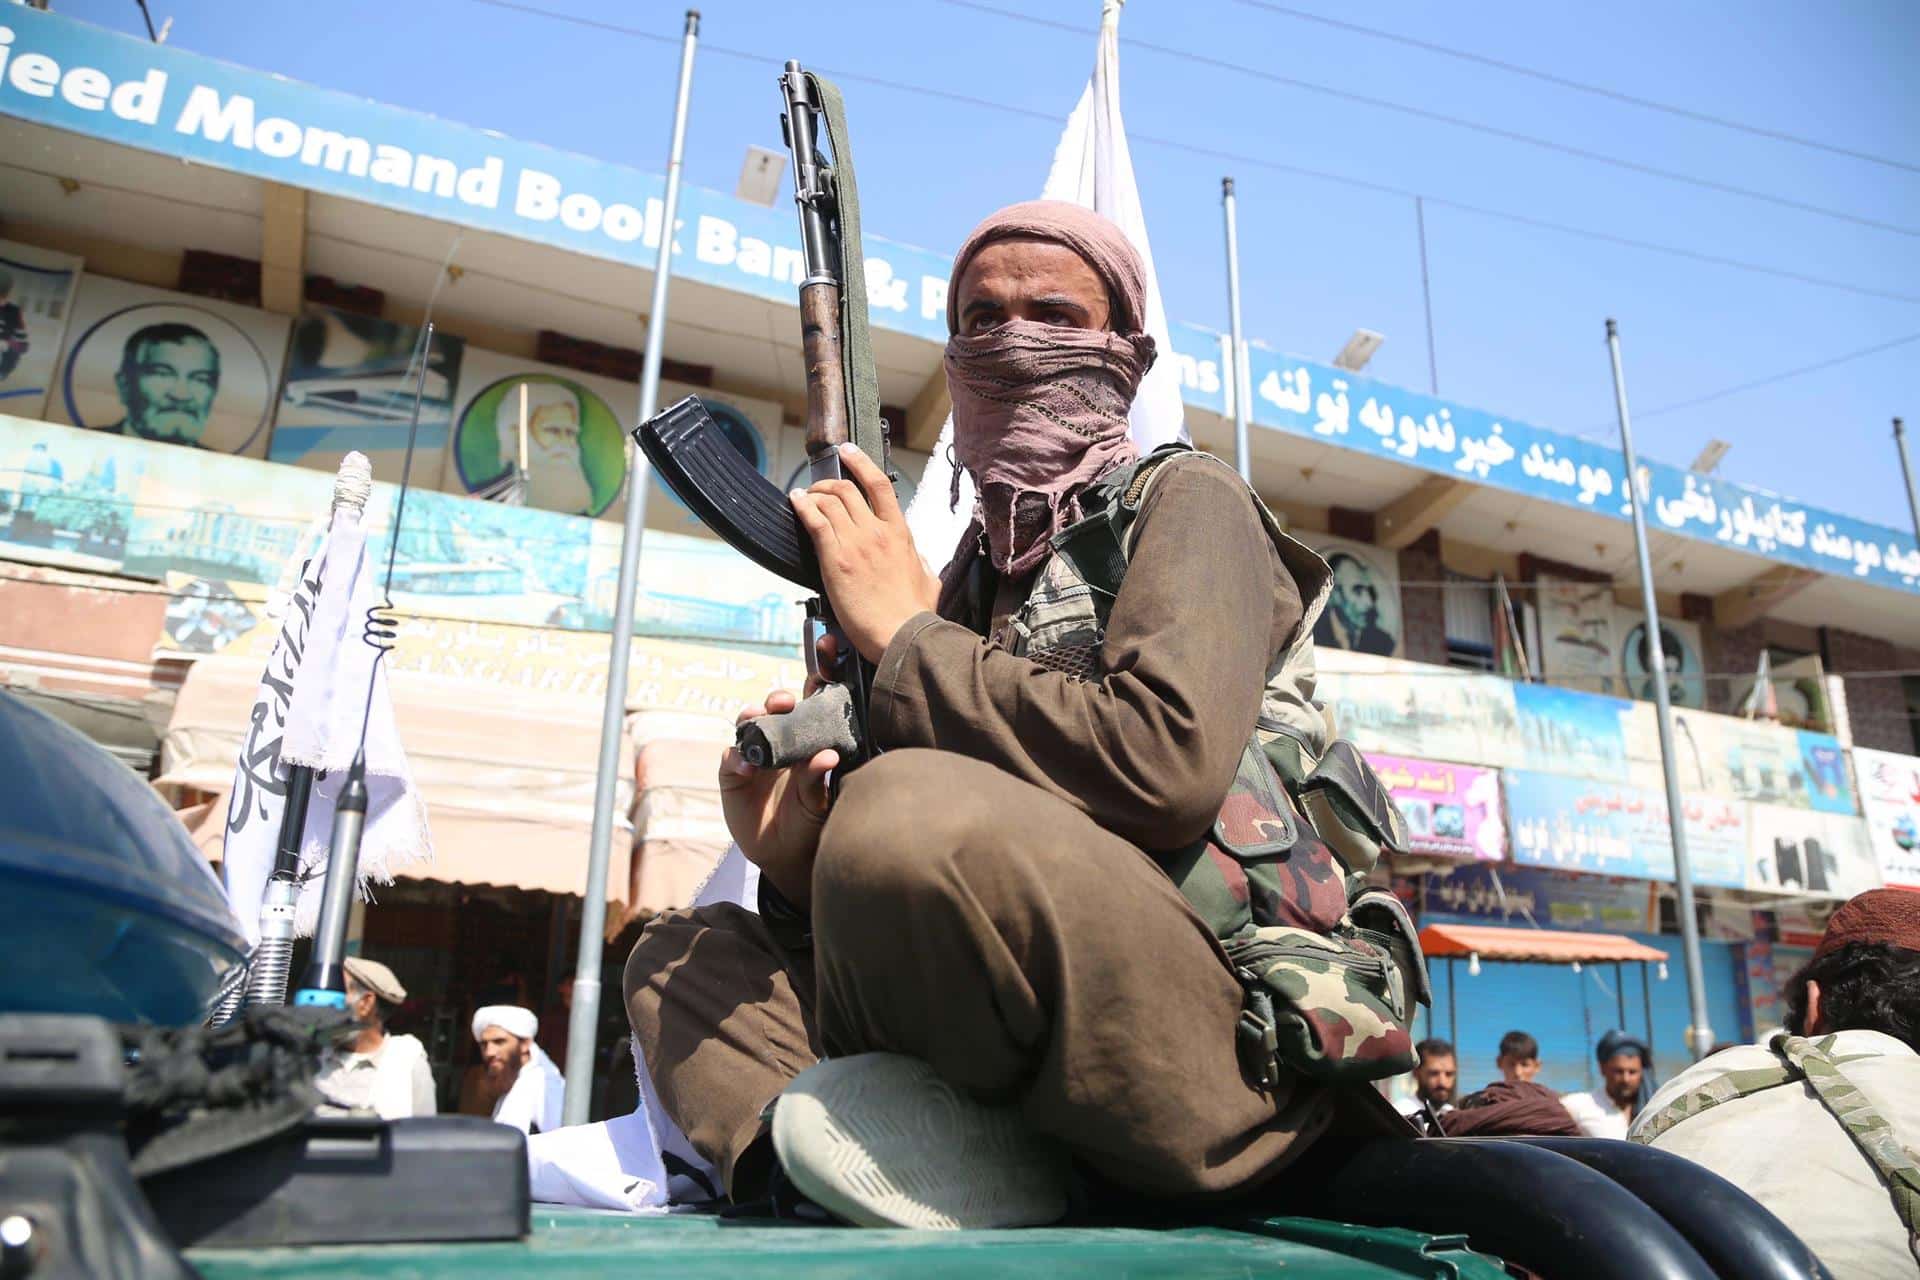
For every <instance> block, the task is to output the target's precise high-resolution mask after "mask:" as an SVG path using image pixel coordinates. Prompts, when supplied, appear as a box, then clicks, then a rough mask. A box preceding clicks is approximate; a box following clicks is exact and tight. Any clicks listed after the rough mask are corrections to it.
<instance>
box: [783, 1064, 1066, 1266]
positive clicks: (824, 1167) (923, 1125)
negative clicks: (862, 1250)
mask: <svg viewBox="0 0 1920 1280" xmlns="http://www.w3.org/2000/svg"><path fill="white" fill-rule="evenodd" d="M773 1149H774V1151H775V1153H776V1154H777V1155H778V1156H779V1157H780V1165H781V1167H782V1168H783V1169H785V1170H786V1174H787V1177H788V1178H789V1179H791V1180H792V1182H793V1185H794V1187H795V1188H796V1189H797V1190H798V1191H800V1193H801V1194H802V1195H805V1196H806V1197H807V1198H808V1199H810V1200H812V1201H813V1202H814V1203H815V1204H817V1205H819V1206H820V1207H821V1208H823V1209H826V1210H827V1211H828V1212H830V1213H832V1214H834V1215H835V1216H836V1217H839V1218H843V1219H845V1220H846V1221H848V1222H851V1223H853V1224H855V1225H856V1226H862V1227H911V1228H915V1229H918V1230H948V1231H953V1230H962V1229H975V1228H986V1227H1033V1226H1040V1225H1043V1224H1045V1223H1049V1222H1054V1221H1057V1220H1058V1219H1059V1218H1060V1217H1061V1216H1062V1215H1064V1214H1065V1213H1066V1211H1067V1191H1068V1162H1067V1158H1066V1153H1065V1152H1064V1151H1063V1150H1061V1149H1060V1148H1059V1147H1057V1146H1055V1145H1053V1144H1052V1143H1049V1142H1047V1141H1045V1140H1044V1139H1042V1138H1040V1137H1038V1136H1037V1135H1035V1134H1033V1133H1031V1132H1029V1131H1028V1129H1027V1127H1026V1126H1025V1125H1024V1124H1023V1123H1022V1122H1021V1120H1020V1116H1019V1113H1018V1112H1017V1111H1016V1110H1015V1109H1014V1108H1012V1107H989V1106H983V1105H982V1104H980V1103H978V1102H974V1101H973V1100H971V1099H969V1098H967V1097H964V1096H963V1095H961V1094H959V1093H958V1092H956V1091H955V1090H954V1089H953V1087H952V1086H951V1085H948V1084H947V1083H946V1082H945V1081H943V1080H941V1079H940V1078H939V1077H938V1076H936V1075H935V1074H934V1073H933V1068H932V1067H930V1066H928V1065H927V1064H926V1063H924V1062H922V1061H920V1060H919V1059H918V1058H909V1057H905V1056H903V1055H900V1054H895V1053H863V1054H858V1055H856V1056H854V1057H851V1058H834V1059H830V1060H828V1061H825V1062H821V1063H817V1064H815V1065H814V1066H811V1067H809V1068H807V1069H806V1070H805V1071H803V1072H801V1073H800V1074H799V1075H798V1076H796V1077H795V1078H794V1080H793V1083H791V1084H789V1085H788V1086H787V1087H786V1089H785V1091H783V1092H782V1093H781V1095H780V1099H779V1101H778V1103H776V1104H775V1106H774V1108H773Z"/></svg>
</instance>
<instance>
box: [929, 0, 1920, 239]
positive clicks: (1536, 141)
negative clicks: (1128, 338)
mask: <svg viewBox="0 0 1920 1280" xmlns="http://www.w3.org/2000/svg"><path fill="white" fill-rule="evenodd" d="M940 3H942V4H947V5H952V6H954V7H956V8H960V9H972V10H974V11H976V12H979V13H988V14H993V15H995V16H996V17H1001V18H1006V19H1008V20H1009V21H1012V22H1022V23H1026V24H1027V25H1028V26H1035V27H1045V28H1048V29H1051V30H1054V31H1065V32H1070V33H1072V34H1074V35H1078V36H1091V35H1094V34H1096V33H1095V32H1093V31H1091V30H1089V29H1087V28H1085V27H1078V26H1075V25H1073V24H1072V23H1070V22H1057V21H1055V20H1053V19H1051V18H1037V17H1034V16H1032V15H1031V14H1025V13H1017V12H1015V11H1014V10H1011V9H1000V8H996V7H995V6H993V5H989V4H982V3H980V0H940ZM1126 43H1127V44H1128V45H1129V46H1130V47H1132V48H1136V49H1145V50H1148V51H1149V52H1152V53H1159V54H1164V55H1166V56H1168V57H1172V58H1178V59H1181V60H1182V61H1185V62H1192V63H1196V64H1198V65H1200V66H1204V67H1212V68H1214V69H1216V70H1220V71H1231V72H1234V73H1235V74H1238V75H1243V76H1250V77H1252V78H1253V79H1255V80H1265V81H1268V82H1269V83H1272V84H1282V85H1286V86H1288V87H1289V88H1294V89H1304V90H1306V91H1307V92H1309V93H1318V94H1323V95H1325V96H1327V97H1330V98H1339V99H1341V100H1342V101H1345V102H1357V103H1360V104H1361V105H1363V106H1369V107H1376V108H1379V109H1380V110H1383V111H1397V112H1400V113H1401V114H1402V115H1409V116H1413V117H1415V118H1416V119H1420V120H1430V121H1434V122H1436V123H1439V124H1446V125H1452V126H1453V127H1455V128H1459V129H1468V130H1471V131H1473V132H1475V133H1484V134H1486V135H1488V136H1489V137H1495V138H1501V139H1504V140H1506V141H1508V142H1519V143H1523V144H1525V145H1527V146H1530V147H1539V148H1541V149H1542V150H1546V151H1555V152H1558V153H1560V154H1562V155H1568V156H1573V157H1575V158H1576V159H1580V160H1589V161H1592V162H1593V163H1595V164H1604V165H1611V166H1613V167H1614V168H1616V169H1624V170H1627V171H1628V172H1631V173H1640V174H1645V175H1647V176H1649V177H1654V178H1661V179H1664V180H1665V181H1668V182H1678V183H1682V184H1684V185H1686V186H1691V187H1699V188H1701V189H1702V190H1706V191H1717V192H1720V193H1721V194H1723V195H1734V196H1740V197H1742V198H1744V199H1747V200H1757V201H1760V202H1761V203H1764V204H1771V205H1778V206H1779V207H1780V208H1783V209H1794V210H1798V211H1799V212H1801V213H1811V214H1814V215H1816V216H1819V217H1823V218H1833V219H1836V220H1838V221H1841V222H1851V223H1853V224H1855V225H1857V226H1862V227H1871V228H1873V229H1875V230H1878V231H1891V232H1893V233H1894V234H1896V235H1903V236H1915V237H1920V227H1906V226H1901V225H1900V224H1899V223H1896V222H1882V221H1880V220H1879V219H1877V218H1868V217H1863V216H1862V215H1860V214H1856V213H1848V212H1846V211H1845V210H1844V209H1831V208H1828V207H1827V206H1825V205H1818V204H1810V203H1808V202H1807V201H1804V200H1795V199H1793V198H1791V197H1789V196H1778V195H1773V194H1771V193H1770V192H1766V191H1756V190H1754V189H1753V188H1751V187H1742V186H1738V185H1735V184H1734V183H1731V182H1720V181H1718V180H1716V179H1713V178H1701V177H1696V176H1695V175H1693V174H1690V173H1681V172H1679V171H1678V170H1674V169H1663V168H1661V167H1660V166H1658V165H1652V164H1647V163H1645V162H1644V161H1640V160H1629V159H1627V158H1626V157H1624V156H1615V155H1609V154H1607V153H1606V152H1604V151H1594V150H1591V149H1590V148H1587V147H1578V146H1575V145H1573V144H1572V143H1570V142H1556V141H1554V140H1553V139H1552V138H1542V137H1539V136H1538V135H1536V134H1531V133H1521V132H1520V131H1519V130H1517V129H1505V128H1502V127H1500V126H1499V125H1492V124H1484V123H1482V122H1481V121H1478V120H1469V119H1467V118H1466V117H1464V116H1455V115H1448V114H1447V113H1445V112H1443V111H1434V110H1431V109H1429V108H1426V107H1416V106H1414V105H1412V104H1411V103H1405V102H1395V101H1394V100H1392V99H1391V98H1376V97H1374V96H1372V95H1371V94H1365V93H1355V92H1353V91H1352V90H1350V89H1340V88H1336V87H1335V86H1333V85H1328V84H1320V83H1318V82H1316V81H1313V80H1302V79H1300V78H1299V77H1298V76H1288V75H1281V74H1280V73H1279V72H1277V71H1262V70H1260V69H1259V68H1257V67H1249V66H1244V65H1242V64H1240V63H1238V62H1229V61H1227V60H1226V59H1224V58H1215V57H1210V56H1209V55H1207V54H1204V53H1194V52H1192V51H1191V50H1188V49H1175V48H1173V47H1171V46H1169V45H1163V44H1154V43H1152V42H1151V41H1147V40H1135V39H1129V40H1128V41H1127V42H1126Z"/></svg>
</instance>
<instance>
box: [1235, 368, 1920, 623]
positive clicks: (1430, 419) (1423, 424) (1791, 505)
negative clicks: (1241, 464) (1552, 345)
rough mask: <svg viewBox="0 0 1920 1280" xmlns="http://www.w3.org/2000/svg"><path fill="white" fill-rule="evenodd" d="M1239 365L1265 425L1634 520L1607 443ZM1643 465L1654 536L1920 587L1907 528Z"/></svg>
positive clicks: (1419, 399) (1324, 374)
mask: <svg viewBox="0 0 1920 1280" xmlns="http://www.w3.org/2000/svg"><path fill="white" fill-rule="evenodd" d="M1247 372H1248V376H1249V378H1250V380H1251V381H1252V383H1253V386H1254V394H1253V400H1254V417H1255V420H1256V421H1258V422H1259V423H1260V424H1261V425H1263V426H1268V427H1273V428H1275V429H1277V430H1280V431H1285V432H1288V433H1289V434H1292V435H1297V436H1302V437H1304V438H1307V439H1311V440H1322V441H1325V442H1327V443H1329V444H1336V445H1341V446H1344V447H1346V448H1349V449H1358V450H1360V451H1361V452H1363V453H1372V454H1376V455H1378V456H1380V457H1385V458H1392V459H1394V460H1395V461H1398V462H1404V463H1406V464H1407V465H1409V466H1415V467H1420V468H1422V469H1424V470H1427V471H1434V472H1438V473H1440V474H1442V475H1450V476H1454V477H1457V478H1459V479H1462V480H1471V481H1475V482H1478V483H1485V484H1491V485H1496V486H1498V487H1500V488H1502V489H1508V490H1511V491H1513V492H1515V493H1523V494H1526V495H1527V496H1528V497H1533V498H1545V499H1547V500H1548V501H1551V502H1557V503H1560V504H1562V505H1564V506H1569V507H1577V508H1580V509H1583V510H1587V511H1597V512H1599V513H1600V514H1601V515H1604V516H1609V517H1611V518H1613V519H1616V520H1627V519H1630V518H1631V517H1630V513H1629V510H1628V497H1627V489H1626V478H1625V475H1626V473H1625V471H1624V469H1623V468H1622V466H1621V462H1620V455H1619V454H1618V453H1617V452H1616V451H1615V450H1613V449H1611V448H1607V447H1606V446H1603V445H1598V444H1594V443H1592V442H1591V441H1587V440H1581V439H1578V438H1576V437H1572V436H1564V435H1560V434H1557V433H1555V432H1551V431H1545V430H1542V429H1541V428H1539V427H1534V426H1529V425H1528V424H1526V423H1524V422H1516V421H1513V420H1512V419H1505V418H1496V417H1495V416H1494V415H1492V414H1489V413H1485V412H1483V411H1481V410H1479V409H1472V408H1468V407H1467V406H1465V405H1459V404H1452V403H1449V402H1447V401H1443V400H1436V399H1434V398H1433V397H1432V396H1425V395H1421V394H1420V393H1419V392H1417V391H1408V390H1405V389H1404V388H1401V387H1392V386H1388V385H1387V384H1385V383H1383V382H1376V381H1374V380H1373V379H1372V378H1367V377H1363V376H1361V375H1360V374H1357V373H1349V372H1347V371H1346V370H1344V369H1334V368H1330V367H1328V366H1326V365H1319V364H1314V363H1312V362H1310V361H1306V360H1299V359H1295V358H1294V357H1292V356H1283V355H1279V354H1277V353H1275V352H1271V351H1263V350H1260V349H1258V348H1256V349H1255V350H1254V351H1253V352H1252V354H1251V355H1250V357H1249V358H1248V361H1247ZM1640 470H1641V477H1640V485H1641V492H1642V494H1644V495H1645V497H1646V501H1647V525H1648V527H1649V528H1650V529H1652V530H1653V531H1654V532H1656V533H1657V532H1662V531H1664V532H1670V533H1677V534H1681V535H1684V536H1686V537H1690V538H1698V539H1701V540H1703V541H1706V542H1711V543H1714V544H1716V545H1718V546H1723V547H1733V548H1735V549H1737V550H1741V551H1750V552H1752V553H1753V554H1755V555H1760V556H1766V557H1768V558H1769V559H1773V560H1781V561H1785V562H1787V563H1789V564H1796V565H1800V566H1802V567H1803V568H1807V569H1813V570H1817V571H1818V572H1820V573H1834V574H1844V575H1846V576H1848V577H1853V578H1858V579H1859V580H1861V581H1863V582H1871V583H1874V584H1876V585H1878V586H1883V587H1895V588H1900V589H1904V590H1907V591H1915V592H1920V548H1916V546H1915V543H1914V540H1913V538H1912V537H1911V536H1910V535H1908V534H1905V533H1899V532H1896V531H1895V530H1893V529H1889V528H1887V527H1885V526H1884V525H1875V524H1868V523H1867V522H1866V521H1864V520H1856V519H1854V518H1852V517H1851V516H1843V515H1836V514H1834V513H1832V512H1827V511H1821V510H1818V509H1816V508H1813V507H1808V506H1805V505H1804V504H1802V503H1798V502H1793V501H1790V500H1789V499H1786V498H1782V497H1778V496H1777V495H1774V494H1771V493H1767V492H1764V491H1763V490H1759V489H1750V488H1747V487H1745V486H1743V485H1737V484H1731V483H1729V482H1727V481H1724V480H1714V479H1711V478H1709V477H1706V476H1698V475H1694V474H1693V473H1692V472H1690V471H1684V470H1682V469H1681V468H1679V467H1670V466H1668V465H1667V464H1666V463H1664V462H1649V461H1645V460H1642V462H1641V464H1640Z"/></svg>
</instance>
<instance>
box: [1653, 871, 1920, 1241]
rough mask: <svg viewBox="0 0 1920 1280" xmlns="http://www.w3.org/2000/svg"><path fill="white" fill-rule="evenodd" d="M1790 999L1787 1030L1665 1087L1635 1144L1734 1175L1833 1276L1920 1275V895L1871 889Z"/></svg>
mask: <svg viewBox="0 0 1920 1280" xmlns="http://www.w3.org/2000/svg"><path fill="white" fill-rule="evenodd" d="M1785 994H1786V1000H1787V1018H1786V1030H1785V1031H1782V1032H1779V1033H1776V1034H1775V1035H1774V1036H1773V1037H1772V1038H1771V1040H1770V1041H1769V1042H1768V1043H1767V1044H1764V1045H1741V1046H1738V1047H1735V1048H1731V1049H1727V1050H1725V1051H1724V1052H1721V1053H1716V1054H1714V1055H1712V1056H1711V1057H1708V1058H1705V1059H1702V1060H1701V1061H1699V1062H1696V1063H1695V1064H1694V1065H1693V1066H1691V1067H1689V1068H1687V1069H1686V1070H1685V1071H1683V1072H1681V1073H1680V1074H1679V1075H1678V1076H1676V1077H1674V1078H1673V1079H1672V1080H1670V1081H1668V1082H1667V1085H1666V1087H1665V1088H1663V1089H1661V1090H1660V1091H1659V1092H1658V1093H1656V1094H1655V1095H1654V1096H1653V1100H1652V1101H1651V1102H1649V1103H1648V1104H1647V1107H1646V1110H1645V1111H1644V1112H1643V1113H1642V1114H1641V1116H1640V1118H1639V1119H1638V1120H1637V1121H1635V1123H1634V1126H1633V1132H1632V1135H1631V1137H1632V1140H1633V1141H1635V1142H1643V1143H1646V1144H1647V1145H1649V1146H1654V1147H1659V1148H1660V1149H1661V1150H1662V1151H1671V1152H1673V1153H1675V1154H1676V1155H1682V1156H1685V1157H1687V1158H1688V1159H1689V1160H1692V1161H1694V1162H1695V1163H1697V1164H1701V1165H1704V1166H1706V1167H1707V1168H1709V1169H1711V1170H1713V1171H1714V1172H1715V1173H1717V1174H1719V1175H1720V1176H1721V1177H1723V1178H1726V1179H1727V1180H1728V1181H1729V1182H1732V1183H1733V1184H1734V1185H1735V1186H1737V1187H1739V1188H1740V1189H1741V1190H1743V1191H1745V1192H1746V1193H1747V1194H1748V1195H1750V1196H1752V1197H1753V1198H1754V1199H1756V1200H1758V1201H1759V1202H1760V1203H1761V1204H1763V1205H1765V1206H1766V1207H1767V1208H1769V1209H1771V1210H1772V1211H1773V1212H1774V1214H1775V1215H1776V1216H1777V1217H1779V1218H1780V1220H1781V1221H1782V1222H1784V1223H1786V1224H1787V1226H1789V1227H1791V1228H1792V1229H1793V1230H1794V1232H1795V1233H1796V1234H1797V1235H1798V1236H1799V1237H1800V1238H1801V1239H1802V1240H1803V1241H1805V1242H1806V1244H1807V1245H1808V1247H1809V1248H1811V1249H1812V1250H1813V1251H1814V1253H1816V1254H1817V1255H1819V1257H1820V1260H1821V1261H1822V1262H1824V1263H1826V1265H1827V1268H1828V1269H1829V1270H1830V1271H1832V1272H1833V1274H1834V1275H1836V1276H1869V1275H1871V1276H1894V1275H1907V1276H1910V1275H1913V1274H1914V1268H1915V1265H1916V1262H1917V1261H1920V1235H1916V1225H1917V1224H1916V1213H1917V1212H1920V1158H1917V1157H1916V1152H1917V1151H1920V893H1914V892H1911V891H1909V890H1903V889H1873V890H1870V891H1868V892H1866V893H1863V894H1861V895H1860V896H1859V897H1857V898H1855V899H1853V901H1851V902H1849V903H1847V904H1846V905H1845V906H1843V907H1841V908H1840V909H1839V910H1838V911H1836V912H1834V914H1833V919H1832V920H1830V921H1829V922H1828V923H1827V931H1826V933H1825V934H1824V935H1823V936H1822V937H1821V939H1820V945H1819V947H1818V948H1816V949H1815V951H1814V953H1813V959H1811V960H1809V961H1808V962H1807V964H1806V966H1805V967H1804V968H1802V969H1801V970H1800V972H1799V973H1797V974H1795V975H1794V976H1793V977H1792V979H1790V980H1789V981H1788V983H1787V988H1786V992H1785Z"/></svg>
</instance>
